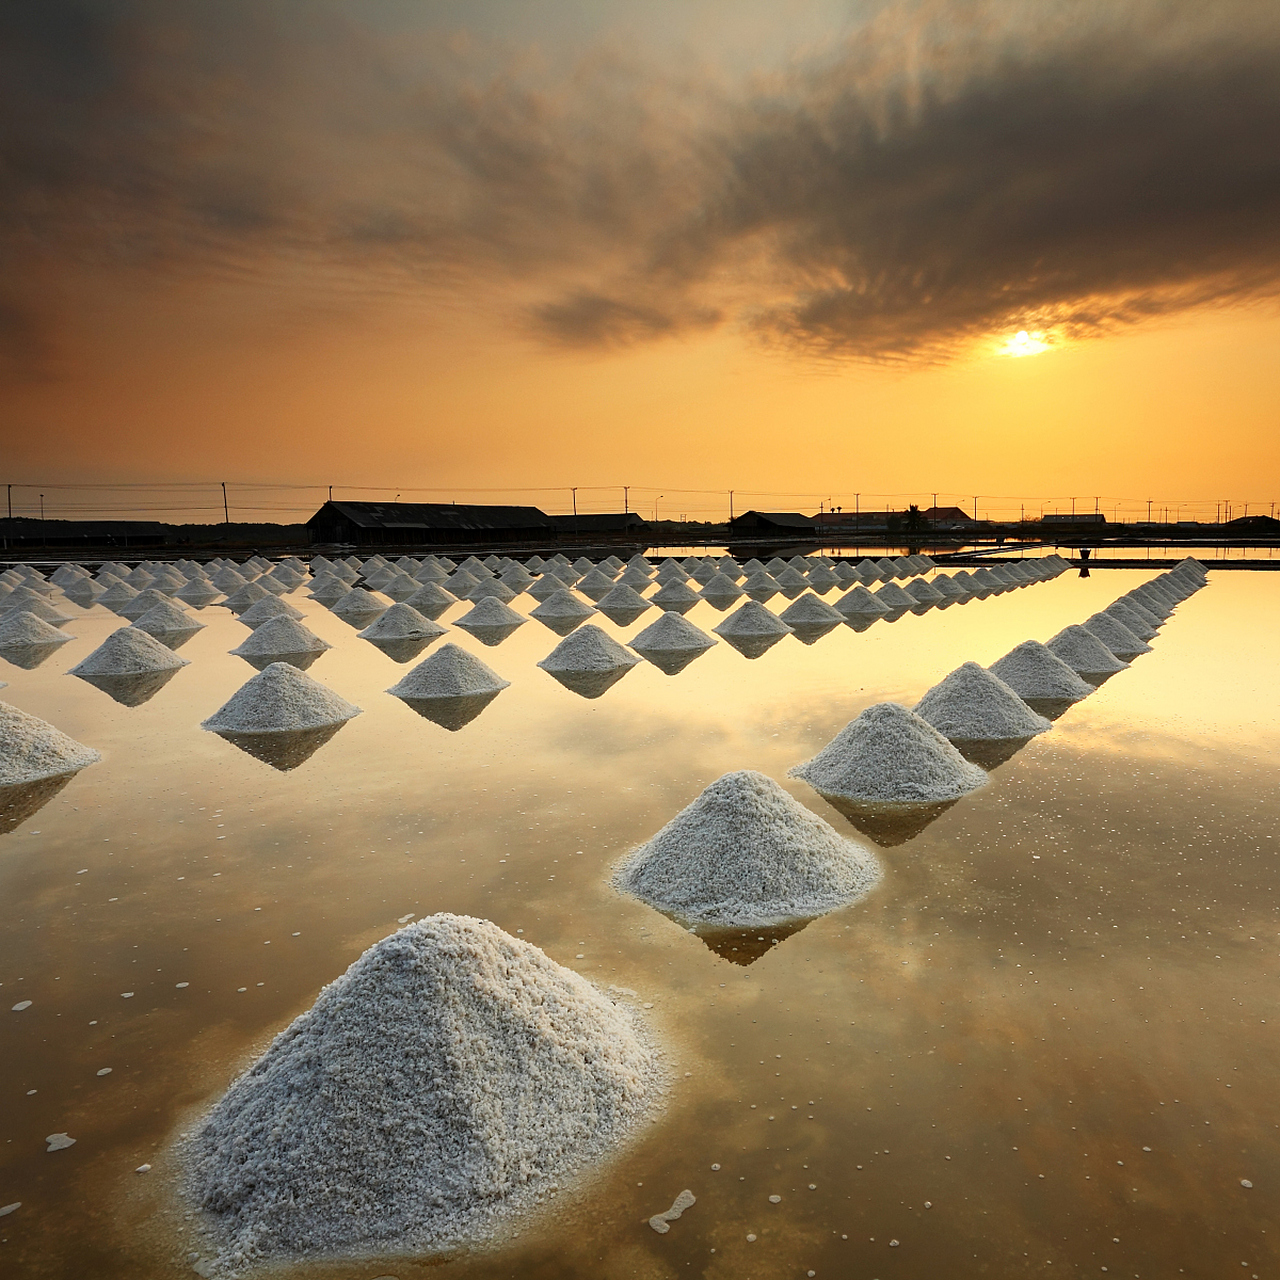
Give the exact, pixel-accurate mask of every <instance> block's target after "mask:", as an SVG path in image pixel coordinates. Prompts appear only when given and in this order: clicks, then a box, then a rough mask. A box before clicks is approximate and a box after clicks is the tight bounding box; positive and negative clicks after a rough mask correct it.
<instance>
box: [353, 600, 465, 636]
mask: <svg viewBox="0 0 1280 1280" xmlns="http://www.w3.org/2000/svg"><path fill="white" fill-rule="evenodd" d="M448 630H449V628H448V627H442V626H441V625H440V624H439V623H438V622H433V621H432V620H431V619H430V618H427V617H424V616H423V615H422V614H420V613H419V612H418V611H417V609H415V608H413V606H412V605H409V604H404V603H401V604H393V605H392V606H391V608H390V609H388V610H387V611H386V613H384V614H382V616H381V617H379V618H377V619H376V620H375V621H373V622H371V623H370V624H369V625H368V626H367V627H365V629H364V630H363V631H359V632H357V633H356V634H357V635H358V636H359V637H360V639H361V640H434V639H435V638H436V636H442V635H444V634H445V632H447V631H448Z"/></svg>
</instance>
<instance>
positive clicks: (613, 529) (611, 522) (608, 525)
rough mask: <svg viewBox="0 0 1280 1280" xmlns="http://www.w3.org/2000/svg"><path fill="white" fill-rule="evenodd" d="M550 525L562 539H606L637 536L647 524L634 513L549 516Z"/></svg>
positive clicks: (644, 529) (646, 527)
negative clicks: (553, 526)
mask: <svg viewBox="0 0 1280 1280" xmlns="http://www.w3.org/2000/svg"><path fill="white" fill-rule="evenodd" d="M550 520H551V523H552V524H553V525H555V527H556V532H557V533H558V534H559V535H560V536H561V537H562V538H574V537H581V538H608V537H625V536H627V535H638V534H641V533H644V532H645V531H647V530H648V528H649V524H648V522H647V521H646V520H644V519H643V517H641V516H638V515H636V513H635V512H634V511H625V512H624V511H618V512H613V513H604V514H599V513H598V514H595V515H589V516H587V515H582V516H574V515H568V516H551V517H550Z"/></svg>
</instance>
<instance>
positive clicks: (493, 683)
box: [387, 644, 511, 699]
mask: <svg viewBox="0 0 1280 1280" xmlns="http://www.w3.org/2000/svg"><path fill="white" fill-rule="evenodd" d="M510 684H511V681H510V680H504V679H503V678H502V677H501V676H500V675H498V673H497V672H496V671H494V670H493V669H492V668H491V667H490V666H488V665H487V664H486V663H484V662H481V661H480V659H479V658H477V657H476V656H475V654H473V653H468V652H467V651H466V650H465V649H461V648H459V647H458V646H457V645H456V644H445V645H441V647H440V648H439V649H437V650H436V651H435V653H433V654H432V655H431V657H429V658H427V659H426V660H425V661H423V662H420V663H418V665H417V666H416V667H414V669H413V670H412V671H410V672H408V673H407V674H406V675H405V676H404V678H403V679H402V680H400V681H399V682H398V683H397V684H393V685H392V686H391V688H390V689H388V690H387V692H388V693H391V694H394V695H395V696H396V697H397V698H424V699H425V698H467V697H472V696H473V695H475V694H481V693H497V692H498V691H499V690H500V689H506V688H507V687H508V686H509V685H510Z"/></svg>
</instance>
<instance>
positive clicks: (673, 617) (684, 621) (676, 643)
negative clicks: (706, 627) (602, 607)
mask: <svg viewBox="0 0 1280 1280" xmlns="http://www.w3.org/2000/svg"><path fill="white" fill-rule="evenodd" d="M716 643H718V642H717V640H716V639H715V637H714V636H709V635H707V633H706V632H705V631H703V630H702V628H701V627H695V626H694V625H693V623H692V622H690V621H689V619H688V618H686V617H684V616H682V615H681V614H678V613H664V614H663V615H662V617H660V618H659V619H658V620H657V622H652V623H650V624H649V625H648V626H647V627H645V629H644V630H643V631H641V632H640V634H639V635H637V636H636V637H635V639H633V640H632V641H631V647H632V648H633V649H634V650H635V651H636V652H637V653H701V652H702V651H703V650H704V649H710V648H711V646H712V645H714V644H716Z"/></svg>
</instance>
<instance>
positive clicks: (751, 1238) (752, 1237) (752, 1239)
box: [747, 1232, 756, 1244]
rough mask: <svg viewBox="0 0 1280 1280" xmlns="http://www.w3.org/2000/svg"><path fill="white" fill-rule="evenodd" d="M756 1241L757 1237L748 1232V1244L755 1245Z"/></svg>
mask: <svg viewBox="0 0 1280 1280" xmlns="http://www.w3.org/2000/svg"><path fill="white" fill-rule="evenodd" d="M755 1239H756V1238H755V1235H754V1234H753V1233H751V1232H748V1233H747V1243H748V1244H754V1243H755Z"/></svg>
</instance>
